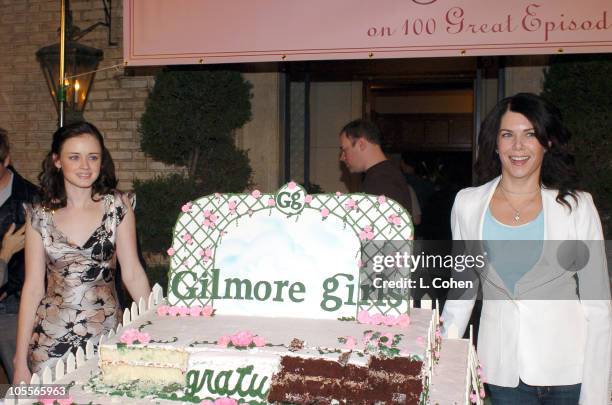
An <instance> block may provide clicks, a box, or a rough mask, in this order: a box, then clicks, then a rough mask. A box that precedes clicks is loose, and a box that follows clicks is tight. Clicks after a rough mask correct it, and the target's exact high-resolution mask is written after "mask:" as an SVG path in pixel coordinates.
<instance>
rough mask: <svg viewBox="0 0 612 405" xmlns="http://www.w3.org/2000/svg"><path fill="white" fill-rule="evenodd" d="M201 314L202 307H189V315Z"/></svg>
mask: <svg viewBox="0 0 612 405" xmlns="http://www.w3.org/2000/svg"><path fill="white" fill-rule="evenodd" d="M200 315H202V307H201V306H199V305H196V306H194V307H191V308H189V316H196V317H197V316H200Z"/></svg>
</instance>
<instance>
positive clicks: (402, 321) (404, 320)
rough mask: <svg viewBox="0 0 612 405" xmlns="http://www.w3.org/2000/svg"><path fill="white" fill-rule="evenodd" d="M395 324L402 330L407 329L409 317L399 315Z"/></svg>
mask: <svg viewBox="0 0 612 405" xmlns="http://www.w3.org/2000/svg"><path fill="white" fill-rule="evenodd" d="M397 324H398V325H399V326H400V327H402V328H405V327H407V326H408V325H410V317H409V316H408V315H406V314H401V315H400V316H398V317H397Z"/></svg>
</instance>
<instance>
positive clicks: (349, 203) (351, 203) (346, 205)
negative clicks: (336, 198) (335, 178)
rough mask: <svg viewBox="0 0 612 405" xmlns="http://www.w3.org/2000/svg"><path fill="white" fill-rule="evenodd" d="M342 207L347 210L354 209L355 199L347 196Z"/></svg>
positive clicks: (355, 206)
mask: <svg viewBox="0 0 612 405" xmlns="http://www.w3.org/2000/svg"><path fill="white" fill-rule="evenodd" d="M344 208H346V209H347V210H354V209H355V208H357V201H355V200H353V199H352V198H349V199H348V201H347V202H346V203H344Z"/></svg>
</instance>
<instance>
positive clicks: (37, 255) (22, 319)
mask: <svg viewBox="0 0 612 405" xmlns="http://www.w3.org/2000/svg"><path fill="white" fill-rule="evenodd" d="M25 248H26V251H25V281H24V283H23V289H22V290H21V303H20V304H19V318H18V323H17V343H16V350H15V357H14V358H13V365H14V367H15V374H14V375H13V381H14V383H15V384H18V383H19V382H21V381H24V382H26V383H29V382H30V378H31V374H30V370H29V369H28V364H27V358H28V344H29V342H30V339H31V337H32V329H33V327H34V318H35V315H36V309H37V308H38V304H39V303H40V300H41V299H42V297H43V296H44V293H45V291H44V289H45V250H44V247H43V242H42V237H41V236H40V234H39V233H38V232H36V231H35V230H34V229H33V228H32V224H31V221H30V220H29V218H28V220H27V221H26V230H25Z"/></svg>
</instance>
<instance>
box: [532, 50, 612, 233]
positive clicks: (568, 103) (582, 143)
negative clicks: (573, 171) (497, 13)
mask: <svg viewBox="0 0 612 405" xmlns="http://www.w3.org/2000/svg"><path fill="white" fill-rule="evenodd" d="M542 96H544V97H546V98H547V99H548V100H550V101H552V102H553V103H554V104H555V105H557V106H558V107H559V109H560V110H561V112H562V113H563V119H564V122H565V124H566V125H567V127H568V128H569V129H570V131H571V132H572V140H571V145H572V149H573V152H574V154H575V157H576V166H577V167H578V170H579V172H580V175H581V187H582V188H583V189H585V190H586V191H589V192H590V193H592V194H593V197H594V199H595V203H596V205H597V207H598V208H599V210H600V212H602V213H603V214H604V216H605V215H606V214H607V215H609V213H610V210H611V209H612V55H610V54H600V55H580V54H578V55H563V56H555V57H553V58H552V59H551V63H550V68H549V69H548V71H547V72H546V74H545V80H544V91H543V93H542ZM602 219H604V220H605V219H606V218H602ZM607 220H608V221H609V218H608V219H607ZM608 227H610V224H608Z"/></svg>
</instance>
